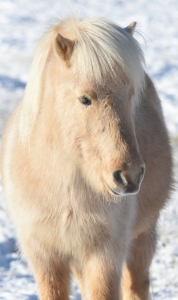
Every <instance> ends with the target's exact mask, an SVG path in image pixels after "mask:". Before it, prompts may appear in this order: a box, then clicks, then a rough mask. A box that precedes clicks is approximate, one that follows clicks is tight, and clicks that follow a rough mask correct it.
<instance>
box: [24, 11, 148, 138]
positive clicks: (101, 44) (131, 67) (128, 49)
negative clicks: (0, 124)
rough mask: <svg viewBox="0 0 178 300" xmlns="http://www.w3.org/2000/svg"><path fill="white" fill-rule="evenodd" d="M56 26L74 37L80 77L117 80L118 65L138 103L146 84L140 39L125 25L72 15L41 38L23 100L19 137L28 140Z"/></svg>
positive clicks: (75, 66)
mask: <svg viewBox="0 0 178 300" xmlns="http://www.w3.org/2000/svg"><path fill="white" fill-rule="evenodd" d="M57 28H62V30H63V31H64V32H65V31H66V32H69V33H71V34H72V35H73V36H74V37H75V47H74V51H73V54H72V58H71V64H72V67H73V69H75V70H77V74H78V76H79V77H80V78H87V80H91V81H95V82H96V83H99V84H100V83H101V82H102V81H103V79H104V77H107V76H110V77H112V78H113V80H115V81H116V80H117V76H118V73H117V74H116V72H115V69H116V66H117V65H118V66H119V67H120V70H121V72H124V73H125V74H126V75H127V77H128V78H129V80H130V82H131V83H132V85H133V87H134V92H135V103H136V105H137V104H138V102H139V98H140V96H139V94H140V91H142V89H143V87H144V68H143V65H144V56H143V53H142V50H141V49H140V47H139V45H138V43H137V41H136V40H135V39H134V38H133V37H132V36H131V35H130V34H129V33H128V32H127V31H126V30H125V29H123V28H121V27H119V26H118V25H116V24H115V23H112V22H111V21H108V20H106V19H104V18H87V19H79V18H77V17H75V16H72V17H69V18H67V19H65V20H63V21H61V22H59V24H58V25H57V26H54V27H53V28H52V29H50V30H49V31H48V32H47V33H46V34H45V35H44V36H43V37H42V38H41V40H40V41H39V43H38V45H37V48H36V51H35V56H34V59H33V62H32V65H31V70H30V75H29V79H28V83H27V86H26V90H25V95H24V98H23V100H22V103H21V111H20V139H21V141H26V140H27V139H28V137H29V135H30V133H31V131H32V129H33V127H34V124H35V121H36V117H37V114H38V111H39V106H40V103H41V100H42V98H43V81H44V76H45V66H46V64H47V62H48V58H49V55H50V53H51V51H52V45H53V43H54V39H55V37H56V35H57Z"/></svg>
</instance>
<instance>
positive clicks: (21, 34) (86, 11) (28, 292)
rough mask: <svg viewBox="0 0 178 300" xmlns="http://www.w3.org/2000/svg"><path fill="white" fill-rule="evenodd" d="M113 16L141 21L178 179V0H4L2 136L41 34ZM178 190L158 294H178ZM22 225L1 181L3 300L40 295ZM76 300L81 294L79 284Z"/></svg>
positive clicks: (165, 230)
mask: <svg viewBox="0 0 178 300" xmlns="http://www.w3.org/2000/svg"><path fill="white" fill-rule="evenodd" d="M71 12H77V13H78V14H79V15H82V16H105V17H107V18H109V19H111V20H113V21H115V22H117V23H118V24H119V25H121V26H123V27H125V26H127V25H128V24H129V23H130V22H132V21H137V22H138V25H137V31H138V33H136V35H135V37H136V38H137V39H138V40H139V42H140V44H141V47H142V49H143V50H144V53H145V57H146V63H147V66H146V70H147V72H148V73H149V74H150V75H151V77H152V78H153V80H154V82H155V84H156V87H157V90H158V92H159V95H160V97H161V100H162V105H163V110H164V114H165V118H166V121H167V125H168V129H169V131H170V135H171V137H172V144H173V148H174V156H175V164H176V171H175V174H176V175H175V179H176V180H177V178H178V176H177V175H178V98H177V87H178V55H177V51H178V50H177V49H178V30H177V28H178V1H177V0H172V1H171V0H170V1H169V0H164V1H161V0H157V1H155V0H153V1H147V0H135V1H132V0H120V1H119V0H110V1H109V0H105V1H102V0H98V1H96V0H90V1H88V3H87V1H84V0H83V1H82V0H76V1H74V0H73V1H72V0H65V1H64V0H58V1H56V0H46V1H43V0H31V1H27V0H1V1H0V16H1V17H0V28H1V32H0V49H1V55H0V136H1V135H2V132H3V129H4V126H5V123H6V120H7V118H8V116H9V114H10V113H11V111H12V109H13V108H14V106H15V104H16V103H17V102H18V100H19V99H20V98H21V96H22V94H23V91H24V87H25V84H26V81H27V76H28V71H29V65H30V61H31V58H32V54H33V50H34V47H35V44H36V41H37V39H38V38H39V37H40V36H41V35H42V33H43V32H44V31H45V28H46V27H48V26H49V25H50V24H53V23H55V21H56V20H57V19H59V18H61V17H63V16H65V15H66V14H67V13H71ZM177 201H178V191H175V192H174V193H173V195H172V199H171V202H170V203H169V205H168V206H167V207H166V208H165V209H164V211H163V212H162V214H161V217H160V222H159V228H158V232H159V242H158V249H157V253H156V255H155V258H154V261H153V264H152V267H151V278H152V280H151V281H152V297H153V299H157V300H177V299H178V205H177ZM15 236H16V234H15V230H14V227H13V225H12V224H11V222H10V220H9V218H8V216H7V214H6V212H5V210H4V201H3V195H2V189H1V186H0V300H16V299H20V300H26V299H28V300H37V291H36V287H35V283H34V280H33V277H32V275H31V273H30V270H29V269H28V267H27V266H26V265H25V263H24V262H22V261H20V258H19V255H18V253H17V252H16V247H15ZM71 295H73V296H71V299H75V300H79V299H80V294H79V291H78V288H77V285H76V283H75V282H73V283H72V292H71Z"/></svg>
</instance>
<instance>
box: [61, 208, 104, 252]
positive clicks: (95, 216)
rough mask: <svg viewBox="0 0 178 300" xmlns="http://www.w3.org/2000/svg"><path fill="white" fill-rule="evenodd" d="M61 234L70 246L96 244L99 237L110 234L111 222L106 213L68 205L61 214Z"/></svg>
mask: <svg viewBox="0 0 178 300" xmlns="http://www.w3.org/2000/svg"><path fill="white" fill-rule="evenodd" d="M60 231H61V235H62V237H63V241H64V240H67V244H68V243H69V244H70V247H72V248H73V247H74V248H76V247H81V245H85V246H87V245H90V246H91V245H92V244H93V245H95V244H96V243H97V241H98V239H101V238H103V239H106V238H107V237H108V236H109V223H108V220H107V216H106V215H102V214H99V213H98V212H96V211H95V212H91V211H89V212H86V211H82V210H77V211H76V210H74V209H73V208H72V207H71V206H68V207H66V209H65V210H64V211H63V214H62V216H61V226H60Z"/></svg>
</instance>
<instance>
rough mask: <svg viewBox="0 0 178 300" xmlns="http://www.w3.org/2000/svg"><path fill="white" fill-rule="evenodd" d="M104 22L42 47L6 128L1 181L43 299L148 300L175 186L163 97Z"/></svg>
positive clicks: (63, 25) (129, 40)
mask: <svg viewBox="0 0 178 300" xmlns="http://www.w3.org/2000/svg"><path fill="white" fill-rule="evenodd" d="M135 25H136V23H135V22H134V23H132V24H130V25H129V26H128V27H126V28H121V27H119V26H118V25H116V24H115V23H112V22H110V21H107V20H105V19H102V18H96V19H95V18H88V19H78V18H77V17H70V18H66V19H64V20H62V21H61V22H60V23H59V24H58V25H57V26H55V27H54V28H52V29H51V30H49V31H48V32H47V33H46V34H45V35H44V36H43V37H42V39H41V40H40V41H39V44H38V46H37V49H36V53H35V56H34V60H33V63H32V66H31V71H30V76H29V80H28V84H27V87H26V90H25V95H24V98H23V99H22V101H21V102H20V103H19V104H18V106H17V108H16V109H15V111H14V113H13V114H12V116H11V118H10V120H9V123H8V125H7V128H6V131H5V134H4V137H3V146H2V159H1V165H2V179H3V185H4V191H5V196H6V199H7V207H8V210H9V213H10V215H11V217H12V219H13V221H14V223H15V225H16V228H17V236H18V241H19V249H20V251H21V253H22V256H23V257H24V258H25V259H27V261H28V263H29V265H30V266H31V268H32V270H33V272H34V276H35V279H36V282H37V286H38V291H39V297H40V299H42V300H49V299H50V300H57V299H58V300H59V299H60V300H68V299H69V285H70V274H71V272H72V273H73V274H74V276H75V277H76V278H77V280H78V283H79V286H80V290H81V294H82V299H87V300H119V299H124V300H131V299H132V300H133V299H134V300H148V299H149V297H150V296H149V266H150V263H151V260H152V257H153V254H154V251H155V245H156V230H155V226H156V223H157V219H158V216H159V212H160V210H161V209H162V208H163V206H164V204H165V202H166V200H167V199H168V197H169V193H170V190H171V183H172V159H171V149H170V144H169V139H168V134H167V130H166V127H165V123H164V119H163V114H162V109H161V105H160V100H159V98H158V96H157V93H156V91H155V88H154V85H153V83H152V81H151V79H150V78H149V76H148V75H147V74H146V73H145V71H144V57H143V53H142V51H141V49H140V47H139V45H138V43H137V42H136V40H135V39H134V38H133V36H132V35H133V32H134V28H135Z"/></svg>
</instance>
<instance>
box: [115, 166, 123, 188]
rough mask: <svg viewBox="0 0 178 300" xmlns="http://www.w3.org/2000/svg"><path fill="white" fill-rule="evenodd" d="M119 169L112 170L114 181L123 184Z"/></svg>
mask: <svg viewBox="0 0 178 300" xmlns="http://www.w3.org/2000/svg"><path fill="white" fill-rule="evenodd" d="M121 172H122V171H121V170H116V171H114V172H113V178H114V181H115V182H116V183H117V184H118V183H119V184H122V185H123V184H124V182H123V180H122V177H121Z"/></svg>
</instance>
